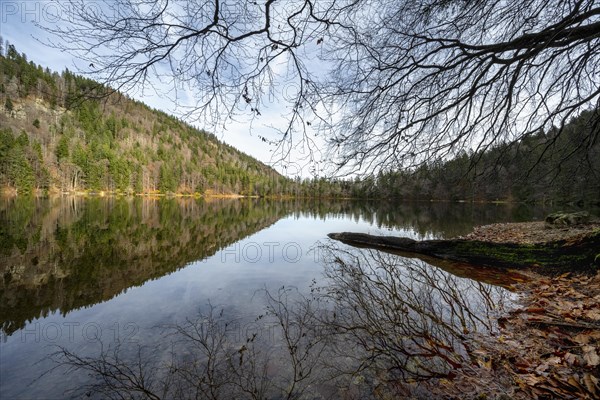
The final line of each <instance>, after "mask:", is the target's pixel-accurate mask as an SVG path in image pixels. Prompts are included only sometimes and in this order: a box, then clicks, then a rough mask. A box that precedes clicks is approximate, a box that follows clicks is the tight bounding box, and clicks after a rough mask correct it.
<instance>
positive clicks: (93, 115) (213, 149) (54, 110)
mask: <svg viewBox="0 0 600 400" xmlns="http://www.w3.org/2000/svg"><path fill="white" fill-rule="evenodd" d="M0 54H1V55H0V96H1V97H0V186H1V187H3V188H5V190H6V189H7V188H8V190H12V191H17V192H19V193H23V192H32V191H35V190H39V191H50V192H65V191H66V192H75V191H84V190H88V191H110V192H122V193H158V192H161V193H169V192H175V193H199V194H220V193H224V194H229V193H237V194H244V195H284V194H287V193H288V192H289V191H291V190H292V189H291V185H292V183H293V182H291V181H290V180H289V179H288V178H286V177H283V176H282V175H280V174H279V173H277V172H276V171H275V170H274V169H272V168H270V167H268V166H266V165H265V164H263V163H261V162H259V161H257V160H256V159H254V158H252V157H250V156H248V155H246V154H244V153H242V152H240V151H238V150H236V149H235V148H233V147H231V146H229V145H227V144H224V143H222V142H220V141H219V140H217V138H216V137H215V136H214V135H212V134H210V133H208V132H205V131H203V130H198V129H196V128H193V127H191V126H190V125H187V124H185V123H183V122H181V121H180V120H178V119H176V118H175V117H172V116H169V115H167V114H165V113H163V112H160V111H157V110H153V109H150V108H149V107H147V106H146V105H144V104H142V103H140V102H137V101H134V100H131V99H129V98H127V97H126V96H124V95H121V94H118V93H113V94H111V95H109V96H108V97H106V96H105V94H106V89H105V88H103V87H101V86H99V85H98V84H97V83H96V82H94V81H91V80H89V79H85V78H82V77H80V76H77V75H74V74H72V73H71V72H69V71H68V70H66V71H64V72H62V73H61V74H58V73H56V72H51V71H49V70H48V69H43V68H42V67H41V66H38V65H35V64H34V63H33V62H28V61H27V56H26V55H25V54H19V53H18V52H17V50H16V49H15V48H14V46H10V45H9V46H8V48H7V49H6V52H5V54H4V53H3V52H0ZM90 97H92V98H94V97H96V98H99V99H100V98H102V99H101V100H90Z"/></svg>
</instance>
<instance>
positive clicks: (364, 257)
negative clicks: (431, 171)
mask: <svg viewBox="0 0 600 400" xmlns="http://www.w3.org/2000/svg"><path fill="white" fill-rule="evenodd" d="M518 210H521V208H520V207H504V206H482V205H472V204H459V205H450V204H446V203H417V204H412V205H411V204H394V203H374V202H371V203H364V202H352V201H346V202H326V201H300V200H297V201H296V200H293V201H279V202H277V201H267V200H264V199H240V200H216V201H205V200H192V199H187V200H184V199H161V200H153V199H142V198H135V199H134V198H123V199H117V198H108V199H107V198H92V199H82V198H58V199H18V200H15V199H13V200H0V324H1V329H2V330H3V331H4V332H5V333H8V334H9V335H10V334H12V335H10V336H9V337H4V339H5V341H4V342H2V343H0V346H3V347H2V349H1V351H0V353H1V354H0V355H1V356H2V357H1V358H0V372H1V373H0V378H2V379H4V380H3V381H1V382H0V383H1V385H0V397H3V398H4V397H6V398H16V397H27V398H35V397H60V396H61V394H62V391H63V390H64V389H65V387H66V385H67V384H68V383H72V384H73V385H74V386H75V388H76V389H80V388H83V387H85V385H86V383H89V382H90V379H89V378H88V377H87V375H85V374H75V373H74V372H73V370H70V372H71V373H70V375H69V380H68V382H65V381H64V380H62V379H61V378H62V375H60V374H57V375H53V374H48V375H46V376H44V378H43V379H41V380H37V381H34V379H35V378H36V377H37V376H39V375H40V374H41V373H42V372H43V371H44V370H46V369H47V367H48V362H47V360H45V361H44V362H43V363H38V361H39V360H40V359H42V358H43V357H45V356H46V355H47V353H48V351H49V350H48V348H47V345H48V344H50V345H60V346H65V348H64V350H65V351H66V352H67V353H61V354H62V355H63V356H66V355H69V354H70V355H71V357H72V358H70V359H69V358H62V362H65V361H66V362H67V363H68V362H75V361H76V360H77V358H78V357H79V358H80V359H81V360H84V361H85V360H87V361H86V362H89V361H93V360H97V361H98V362H99V364H94V365H97V366H98V365H100V366H103V365H104V363H105V362H107V361H109V362H113V364H114V363H115V362H117V361H118V363H117V365H113V366H112V367H111V368H114V367H118V366H119V365H121V366H122V367H132V366H134V365H138V364H140V363H141V364H140V365H145V366H146V367H145V368H149V370H145V372H144V373H145V374H146V375H145V376H146V377H150V376H154V377H155V378H156V379H155V380H153V381H152V385H154V386H153V387H152V388H151V389H152V391H153V392H154V391H158V392H159V394H160V393H163V394H164V395H159V396H158V397H161V398H190V397H191V398H194V395H193V393H203V394H202V395H197V396H196V397H200V398H203V397H204V398H206V397H211V396H212V397H221V398H227V396H229V397H240V398H244V397H246V398H254V397H256V398H258V397H261V396H263V395H264V397H267V398H279V397H288V395H289V396H290V397H311V396H312V397H319V396H321V397H333V398H337V397H340V396H345V397H346V398H362V397H371V396H375V394H374V393H375V392H374V390H375V389H376V388H381V387H386V388H388V389H387V390H392V389H389V387H396V386H397V388H396V389H394V390H395V391H394V390H392V392H393V393H401V391H400V389H399V388H400V387H403V388H404V387H409V386H410V385H409V384H408V383H406V382H408V381H413V382H418V381H421V380H424V382H430V381H431V379H434V380H435V379H440V377H445V379H451V378H452V376H453V371H454V368H458V367H459V366H460V369H458V371H459V372H460V371H466V370H471V371H472V370H473V368H476V366H475V364H473V363H474V361H473V354H474V353H473V351H472V349H473V348H474V347H475V346H476V344H474V343H476V342H474V340H475V339H477V336H478V334H479V333H481V334H482V335H484V336H485V335H488V334H489V333H490V332H493V331H494V314H495V312H496V310H495V309H494V307H493V306H498V305H501V304H502V302H503V301H504V300H505V299H507V298H509V297H510V295H509V294H508V293H507V292H506V291H505V290H504V289H502V287H501V286H502V285H504V286H507V285H509V284H510V283H511V281H507V280H506V276H505V275H498V276H493V277H491V278H490V277H489V276H487V277H486V276H485V275H474V274H473V270H472V269H469V268H463V267H462V266H460V265H456V264H453V265H449V264H448V263H444V262H439V261H434V260H426V261H427V263H425V262H423V261H421V260H412V259H408V258H406V257H403V256H399V255H393V254H385V253H380V252H376V251H369V250H364V249H352V248H349V247H346V246H343V245H341V244H338V245H337V246H338V247H336V245H335V244H334V243H331V242H326V243H327V245H325V246H322V247H315V243H316V242H318V241H320V240H325V238H326V235H327V233H329V232H332V231H360V232H370V233H379V234H383V233H384V232H381V230H390V231H391V232H387V233H389V234H395V235H404V236H411V237H415V238H421V237H449V236H455V235H460V234H464V233H467V232H469V231H470V230H471V229H472V227H473V226H474V225H480V224H486V223H492V222H501V221H510V220H514V219H519V218H520V217H519V216H520V215H521V214H522V210H521V211H518ZM536 212H539V213H540V214H542V212H540V211H536ZM525 213H526V214H527V213H530V211H527V210H525ZM528 215H529V216H531V215H538V214H535V213H530V214H528ZM529 216H528V218H529ZM259 231H260V233H258V232H259ZM255 233H256V234H255ZM252 234H255V235H253V236H252V237H251V238H250V237H248V236H249V235H252ZM244 238H246V239H244ZM242 239H243V240H242ZM240 240H241V242H240ZM290 241H293V242H294V246H293V249H300V250H301V251H300V253H302V257H298V258H296V257H295V255H292V256H291V257H287V258H286V257H285V256H284V255H282V254H281V251H279V250H281V249H282V248H284V246H283V245H284V244H286V243H288V244H289V243H290ZM250 242H251V243H250ZM273 242H279V247H277V250H278V251H277V252H276V254H275V257H273V258H272V257H271V253H270V249H272V248H274V247H269V248H267V247H263V251H264V253H263V257H262V258H261V257H257V261H256V262H255V261H254V259H253V260H247V259H244V257H239V254H232V251H236V249H238V247H236V246H237V245H238V244H239V243H241V246H243V245H244V244H248V243H250V244H254V245H261V246H262V245H263V244H265V243H270V244H272V243H273ZM250 247H251V248H252V249H256V248H257V246H249V248H250ZM259 247H260V246H259ZM219 249H222V252H221V254H219ZM314 254H320V255H321V258H320V259H318V260H315V257H313V255H314ZM251 255H252V254H251ZM211 256H212V257H211ZM250 258H252V257H250ZM199 260H205V262H202V263H200V262H198V261H199ZM190 263H192V264H191V265H189V266H188V267H186V268H183V267H184V266H186V265H188V264H190ZM432 265H435V266H437V267H441V268H444V269H446V270H447V271H450V273H449V272H445V271H444V270H441V269H438V268H436V267H434V266H432ZM457 267H460V268H458V269H457ZM323 271H326V272H325V275H324V276H323ZM457 275H460V276H465V277H476V279H480V280H482V281H483V282H486V283H480V282H476V281H472V280H469V279H462V278H459V277H458V276H457ZM488 275H489V274H488ZM313 279H315V283H314V284H313V285H312V292H311V280H313ZM292 284H293V285H297V287H298V288H299V289H298V290H294V289H291V288H290V285H292ZM490 284H493V285H500V286H498V287H496V286H493V285H490ZM282 285H285V287H284V288H283V289H281V290H278V289H277V288H279V287H280V286H282ZM135 286H139V287H136V288H134V287H135ZM129 288H132V289H131V290H128V289H129ZM260 288H267V289H268V291H266V292H265V291H263V292H262V294H260V293H259V294H257V293H255V290H256V289H260ZM342 293H343V294H344V295H341V294H342ZM394 296H396V297H394ZM207 299H211V300H213V304H215V307H217V308H216V309H215V312H212V311H211V309H210V307H209V308H208V309H207V308H205V307H202V305H203V304H205V302H206V300H207ZM261 299H262V300H261ZM419 307H420V308H419ZM199 308H200V311H198V309H199ZM221 311H223V313H222V314H221ZM198 312H199V313H200V314H198ZM67 313H68V314H67ZM199 315H200V318H199V317H198V316H199ZM261 315H262V317H261V318H259V319H257V320H256V321H255V318H258V317H259V316H261ZM386 318H387V319H386ZM242 319H244V321H242ZM370 319H373V322H374V323H373V324H370ZM28 321H31V323H28ZM211 321H213V322H214V323H213V322H211ZM248 321H250V322H251V324H250V325H248V324H247V322H248ZM165 324H171V325H172V324H176V325H174V326H172V327H171V329H167V332H165V336H164V337H163V336H161V333H160V332H156V331H155V330H154V329H153V328H152V327H153V326H162V325H165ZM225 324H229V325H227V328H226V329H221V328H219V329H216V328H215V327H224V326H225ZM56 327H59V328H63V330H62V333H63V334H62V335H58V338H57V339H56V340H50V339H52V338H53V336H52V334H53V333H55V331H54V330H53V329H54V328H56ZM87 327H92V328H94V327H97V328H98V329H100V328H101V329H102V330H103V333H104V334H103V336H102V339H103V340H109V338H110V339H111V340H112V339H113V338H116V339H114V340H113V341H112V342H110V343H104V344H106V346H105V347H103V348H96V345H97V344H98V342H99V341H97V340H92V339H95V338H93V337H89V335H88V333H90V332H88V331H87V330H85V329H86V328H87ZM128 327H135V328H136V330H135V332H137V335H135V339H136V340H139V341H138V342H135V343H134V342H124V341H123V340H121V339H129V338H130V335H129V334H130V333H131V332H132V331H130V330H127V329H128ZM71 328H73V329H77V331H76V334H75V335H74V337H72V335H71ZM117 328H118V329H120V331H118V333H119V334H120V335H117ZM207 329H208V330H207ZM253 329H254V331H253ZM369 329H376V331H370V330H369ZM265 332H266V333H265ZM15 333H16V334H15ZM83 333H85V335H83ZM91 333H93V330H92V331H91ZM253 333H256V334H257V336H256V337H253ZM259 333H260V334H259ZM186 334H187V336H186ZM198 334H201V335H200V336H198ZM389 335H391V336H389ZM0 336H1V335H0ZM55 336H56V335H55ZM223 337H224V340H222V339H218V338H223ZM72 339H73V340H72ZM117 339H118V340H117ZM217 339H218V340H217ZM118 343H120V344H118ZM115 344H117V345H118V346H117V347H118V348H115V347H114V346H115ZM138 345H139V346H141V348H140V352H139V353H138V351H137V350H138V347H137V346H138ZM108 346H110V348H109V347H108ZM215 346H216V347H215ZM386 349H391V350H390V351H388V354H386V353H385V350H386ZM207 351H210V354H209V355H207V354H206V352H207ZM102 352H103V353H102ZM98 354H103V356H102V357H100V358H99V359H98ZM115 355H119V357H118V358H116V357H115ZM73 357H74V358H73ZM89 357H92V358H89ZM209 359H210V360H212V364H208V363H207V362H208V361H207V360H209ZM69 360H71V361H69ZM136 363H137V364H136ZM470 363H471V364H470ZM72 365H73V364H72ZM86 365H87V364H86V363H81V362H78V364H77V367H78V368H79V369H81V368H85V367H86ZM107 367H108V365H107ZM190 368H192V371H193V374H192V375H189V371H190ZM110 370H111V369H107V370H106V371H110ZM132 371H139V369H137V370H133V369H132ZM186 371H187V372H186ZM89 372H93V374H94V376H95V375H96V373H97V372H98V371H96V372H94V371H89ZM183 373H187V374H188V375H181V374H183ZM454 373H456V372H454ZM194 374H195V375H194ZM208 374H211V375H212V376H213V378H214V379H213V380H212V381H211V380H208V381H207V380H206V379H205V380H204V381H203V380H202V377H204V376H206V375H208ZM457 375H458V374H457ZM57 376H58V378H57ZM194 376H196V377H198V380H195V379H193V378H194ZM217 377H222V380H220V381H219V382H221V383H219V385H220V388H221V389H219V390H218V391H217V392H218V396H217V395H213V394H212V393H213V391H214V390H216V387H215V386H214V385H215V384H216V382H217V380H216V378H217ZM32 382H33V383H32ZM92 382H96V381H94V380H92ZM144 382H146V383H149V382H150V381H147V380H145V381H144ZM165 382H171V383H172V384H173V385H172V386H170V387H169V388H167V389H165V388H163V387H162V386H161V385H162V384H163V383H165ZM186 382H187V383H186ZM211 382H213V383H211ZM234 382H237V383H235V384H234ZM251 382H253V383H252V384H251ZM175 383H177V384H175ZM200 384H202V385H203V386H199V385H200ZM223 385H224V386H223ZM232 385H233V386H232ZM252 385H253V386H252ZM406 385H408V386H406ZM100 389H101V388H99V387H96V388H94V390H100ZM163 389H164V390H163ZM106 390H107V391H108V392H110V390H112V389H111V388H106ZM128 390H133V389H131V388H129V389H127V390H125V391H128ZM161 390H162V391H161ZM377 390H380V389H377ZM403 390H404V389H403ZM411 390H412V389H411ZM108 392H105V394H106V393H108ZM217 392H214V393H217ZM136 393H137V392H136ZM256 393H258V394H260V396H259V395H257V394H256ZM83 394H86V393H83ZM363 395H364V396H363ZM98 397H104V398H106V397H110V396H108V395H99V396H98ZM116 397H118V396H116ZM134 397H135V395H134ZM264 397H261V398H264Z"/></svg>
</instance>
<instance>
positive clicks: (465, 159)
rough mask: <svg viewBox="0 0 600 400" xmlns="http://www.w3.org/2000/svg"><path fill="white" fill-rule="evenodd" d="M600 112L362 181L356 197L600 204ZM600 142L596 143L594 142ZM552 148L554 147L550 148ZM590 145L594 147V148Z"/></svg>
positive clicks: (358, 182)
mask: <svg viewBox="0 0 600 400" xmlns="http://www.w3.org/2000/svg"><path fill="white" fill-rule="evenodd" d="M597 112H598V111H597V110H593V111H586V112H583V113H581V114H580V115H579V116H578V117H576V118H573V119H572V120H571V121H570V122H569V123H568V124H567V125H566V126H565V128H564V131H563V133H562V134H561V135H558V134H557V133H558V132H557V131H556V129H552V130H549V131H548V132H540V133H538V134H537V135H532V136H527V137H525V138H523V139H522V140H520V141H519V142H517V143H515V144H512V145H500V146H496V147H494V148H491V149H488V150H486V151H478V152H466V151H463V152H462V154H460V155H459V156H458V157H456V158H454V159H452V160H448V161H437V162H431V163H429V164H427V165H425V166H422V167H420V168H417V169H413V170H398V171H392V172H387V173H381V174H379V175H378V176H376V177H367V178H365V179H361V180H356V181H355V182H354V184H353V185H352V193H351V195H352V196H356V197H376V198H382V197H383V198H386V197H391V198H402V199H419V200H429V199H434V200H468V201H471V200H472V201H495V200H508V201H535V202H549V201H556V202H584V203H598V202H600V141H599V140H598V136H599V132H600V127H598V126H596V125H594V123H593V121H595V120H597V115H595V114H596V113H597ZM590 138H596V140H595V141H594V140H590ZM548 142H551V143H552V145H551V146H547V145H546V144H547V143H548ZM588 143H593V144H592V145H591V146H590V145H588Z"/></svg>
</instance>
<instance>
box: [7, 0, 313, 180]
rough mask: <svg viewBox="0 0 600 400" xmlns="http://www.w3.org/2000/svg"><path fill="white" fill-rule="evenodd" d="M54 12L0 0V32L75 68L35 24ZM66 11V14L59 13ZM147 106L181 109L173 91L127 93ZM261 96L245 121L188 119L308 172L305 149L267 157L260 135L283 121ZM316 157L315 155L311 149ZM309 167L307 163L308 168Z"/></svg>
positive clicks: (26, 49) (49, 4)
mask: <svg viewBox="0 0 600 400" xmlns="http://www.w3.org/2000/svg"><path fill="white" fill-rule="evenodd" d="M57 14H58V15H60V17H62V18H61V19H67V20H68V19H69V16H65V15H64V13H62V12H61V11H60V10H59V8H58V7H56V3H55V1H53V0H42V1H31V0H30V1H23V0H19V1H12V0H0V35H2V37H3V39H4V40H6V41H8V42H10V43H11V44H13V45H15V47H16V48H17V50H18V51H19V52H23V53H25V54H26V55H27V57H28V59H29V60H31V61H33V62H35V63H36V64H39V65H42V66H43V67H48V68H50V69H51V70H53V71H58V72H60V71H63V70H64V69H65V68H68V69H70V70H72V71H77V70H78V67H82V66H87V64H83V62H82V61H81V60H78V59H76V58H74V57H73V56H72V55H70V54H68V53H66V52H60V51H58V50H56V49H54V48H51V47H49V46H47V45H46V44H44V42H45V41H47V40H48V37H49V35H48V33H47V32H46V31H44V30H43V29H42V28H40V27H39V26H40V25H41V26H52V25H53V24H54V25H55V24H57V23H58V22H59V18H58V17H57ZM65 17H66V18H65ZM128 94H129V95H130V96H131V97H134V98H136V99H138V100H140V101H143V102H144V103H146V104H148V105H149V106H151V107H154V108H157V109H160V110H163V111H165V112H168V113H170V114H174V115H178V114H179V115H180V114H181V109H180V108H177V107H176V106H175V103H174V102H173V94H170V95H169V94H168V93H165V92H162V91H160V92H159V93H157V92H156V91H154V90H151V89H150V90H142V88H137V89H136V90H133V91H130V92H129V93H128ZM177 95H178V96H177V100H178V102H179V103H180V104H183V105H185V104H192V100H193V93H191V92H190V91H189V90H187V91H186V90H183V91H180V92H178V94H177ZM276 100H277V99H273V101H267V103H266V104H265V105H264V107H265V108H263V109H261V116H260V118H259V119H257V120H254V121H252V122H251V121H250V119H249V116H248V115H244V114H240V115H239V116H238V117H236V118H235V120H234V121H230V122H229V123H227V124H226V125H225V126H224V125H220V126H218V127H206V126H203V124H202V123H201V121H199V122H194V123H193V125H195V126H197V127H199V128H207V130H210V131H212V132H213V133H215V135H216V136H217V137H218V138H219V139H220V140H222V141H224V142H226V143H229V144H231V145H233V146H234V147H236V148H238V149H239V150H241V151H243V152H245V153H247V154H250V155H251V156H253V157H256V158H257V159H259V160H261V161H263V162H265V163H267V164H271V165H273V166H274V167H275V168H276V169H278V170H279V171H280V172H282V173H286V174H287V175H289V176H291V177H295V176H297V175H299V176H302V177H308V176H311V174H312V173H314V171H315V169H314V164H309V163H308V162H307V161H306V160H305V156H306V151H305V150H303V149H302V148H298V149H297V150H295V151H294V152H292V153H291V154H290V155H289V157H288V158H287V161H288V163H287V167H286V168H283V167H282V164H281V162H279V161H280V158H279V157H273V147H272V146H269V145H268V144H266V143H264V142H263V141H262V140H261V138H260V137H261V136H262V137H267V138H269V139H276V138H277V136H276V133H275V132H274V130H273V127H275V128H277V127H283V126H285V117H284V115H285V114H286V109H285V104H283V103H279V102H277V101H276ZM316 157H317V158H318V157H319V154H318V152H317V154H316ZM311 167H312V168H311Z"/></svg>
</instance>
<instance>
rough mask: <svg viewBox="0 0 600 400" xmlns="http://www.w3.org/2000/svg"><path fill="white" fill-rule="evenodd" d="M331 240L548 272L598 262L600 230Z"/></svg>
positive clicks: (334, 235)
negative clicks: (500, 238)
mask: <svg viewBox="0 0 600 400" xmlns="http://www.w3.org/2000/svg"><path fill="white" fill-rule="evenodd" d="M328 236H329V237H330V238H331V239H335V240H339V241H341V242H342V243H346V244H349V245H352V246H355V247H366V248H373V249H379V250H384V251H390V250H392V251H395V252H405V253H414V254H423V255H427V256H431V257H437V258H441V259H445V260H451V261H457V262H463V263H469V264H474V265H481V266H490V267H501V268H532V267H533V268H540V267H541V268H544V269H547V270H548V271H554V272H560V271H572V270H590V269H595V268H596V267H598V264H599V262H600V230H596V231H594V232H592V233H590V234H589V235H582V236H579V237H576V238H573V239H569V240H557V241H551V242H545V243H535V244H517V243H494V242H483V241H478V240H466V239H450V240H421V241H417V240H413V239H410V238H405V237H394V236H373V235H368V234H364V233H351V232H342V233H330V234H329V235H328Z"/></svg>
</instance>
